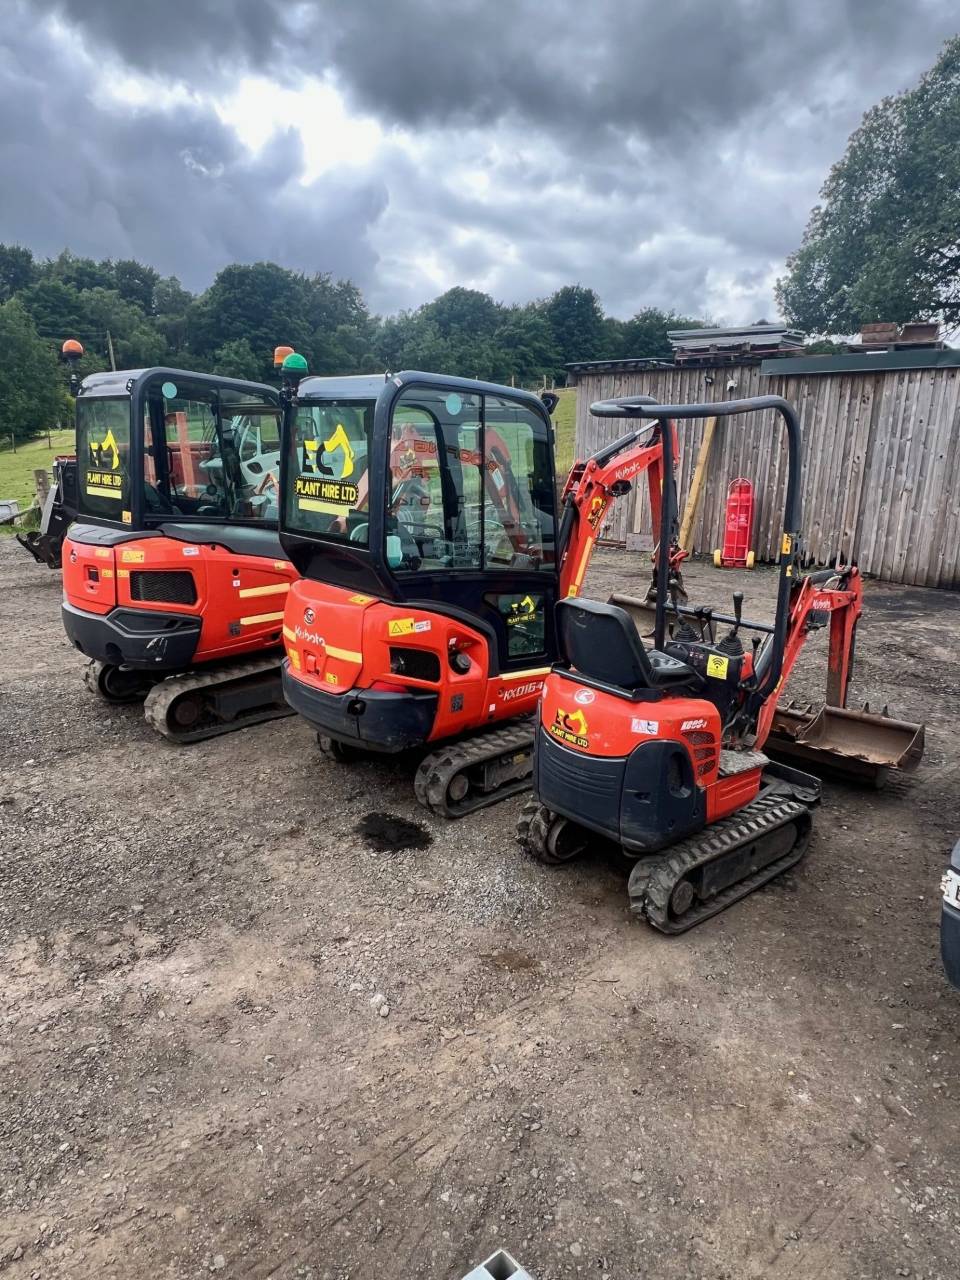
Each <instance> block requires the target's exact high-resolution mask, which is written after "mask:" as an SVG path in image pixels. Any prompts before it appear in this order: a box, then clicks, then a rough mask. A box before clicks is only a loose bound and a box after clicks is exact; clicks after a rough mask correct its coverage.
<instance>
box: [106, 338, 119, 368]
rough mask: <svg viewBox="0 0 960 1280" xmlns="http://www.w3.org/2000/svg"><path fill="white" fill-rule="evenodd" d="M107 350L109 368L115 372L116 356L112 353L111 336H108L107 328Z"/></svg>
mask: <svg viewBox="0 0 960 1280" xmlns="http://www.w3.org/2000/svg"><path fill="white" fill-rule="evenodd" d="M107 350H108V351H109V352H110V368H111V369H112V370H113V372H114V373H116V372H117V358H116V356H115V355H114V354H113V338H111V336H110V330H109V329H108V330H107Z"/></svg>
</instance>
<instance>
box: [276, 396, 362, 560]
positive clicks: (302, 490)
mask: <svg viewBox="0 0 960 1280" xmlns="http://www.w3.org/2000/svg"><path fill="white" fill-rule="evenodd" d="M373 409H374V401H373V400H326V401H317V402H312V403H307V404H301V405H300V407H299V408H298V409H297V413H296V418H295V420H294V426H293V430H292V431H291V432H290V436H289V439H288V441H287V444H286V448H287V450H288V454H287V475H288V477H289V481H288V483H287V486H286V494H285V504H284V523H285V526H286V527H287V528H289V529H292V530H295V531H297V532H302V533H311V534H321V535H323V536H324V537H326V538H331V539H334V540H336V541H339V542H353V543H356V544H358V545H359V546H363V547H366V546H367V545H368V544H369V514H368V513H369V492H368V473H367V467H368V461H369V456H370V437H371V433H372V431H373Z"/></svg>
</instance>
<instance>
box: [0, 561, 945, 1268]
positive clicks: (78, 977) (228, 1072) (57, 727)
mask: <svg viewBox="0 0 960 1280" xmlns="http://www.w3.org/2000/svg"><path fill="white" fill-rule="evenodd" d="M641 578H642V573H641V571H640V570H639V569H638V558H637V557H635V556H627V555H625V554H623V553H609V552H608V553H600V554H598V556H597V557H596V560H595V565H594V569H593V572H592V575H591V578H590V590H591V591H592V592H593V593H595V594H598V595H606V594H607V593H608V592H609V591H610V590H611V589H620V590H627V591H633V592H635V593H642V590H643V587H644V584H643V582H642V581H641ZM687 580H688V587H689V588H690V590H691V595H692V596H693V598H694V599H700V600H704V601H707V602H714V603H718V604H719V603H721V601H722V602H723V603H726V599H725V597H726V596H727V594H728V593H729V592H730V591H731V590H732V589H733V588H734V587H735V586H741V587H742V588H743V589H744V590H745V591H746V593H747V600H748V607H747V612H748V614H749V613H753V615H754V616H756V615H757V614H758V613H762V614H763V615H764V616H769V613H770V608H771V601H772V598H773V594H772V588H773V579H772V576H771V575H770V573H769V572H766V571H757V572H756V573H754V574H750V575H747V574H735V573H725V574H723V575H721V574H719V573H717V572H716V571H715V570H713V569H712V568H710V567H708V566H705V565H695V566H693V567H692V568H691V569H690V571H689V573H688V574H687ZM59 590H60V586H59V575H56V574H51V573H48V572H47V571H46V570H43V569H40V568H38V567H37V566H36V565H34V564H32V563H31V562H30V560H29V559H28V557H26V556H25V555H24V554H23V552H22V551H20V549H19V548H17V547H15V546H14V545H12V544H11V543H10V542H7V541H4V542H0V597H2V599H3V600H4V602H5V607H4V609H3V611H2V618H0V706H2V717H0V720H2V723H0V734H2V745H3V759H4V762H5V769H4V772H3V776H2V780H0V848H2V856H3V876H2V881H0V957H2V961H0V963H2V974H3V983H2V996H0V1018H2V1023H0V1170H2V1177H0V1195H2V1211H0V1273H2V1275H3V1276H4V1280H6V1277H8V1276H9V1277H11V1278H13V1277H16V1278H17V1280H19V1278H20V1277H43V1278H44V1280H46V1277H52V1276H67V1275H69V1276H72V1277H74V1276H91V1277H92V1276H97V1277H107V1276H117V1277H128V1276H135V1275H136V1276H139V1275H151V1276H166V1277H193V1276H200V1275H207V1274H210V1273H222V1274H223V1275H225V1276H249V1277H268V1276H270V1277H281V1278H287V1277H291V1278H292V1277H315V1278H316V1280H320V1278H321V1277H329V1278H330V1280H334V1278H337V1280H339V1278H345V1277H354V1278H356V1280H361V1278H364V1280H365V1278H366V1277H374V1276H376V1277H381V1278H383V1280H392V1278H393V1277H397V1278H399V1277H404V1276H413V1275H417V1276H424V1277H437V1278H438V1280H457V1278H458V1277H460V1276H461V1275H462V1274H463V1273H464V1272H465V1271H467V1270H468V1269H469V1268H470V1267H471V1266H472V1265H474V1264H475V1263H476V1262H478V1261H480V1260H481V1259H482V1258H484V1257H486V1256H487V1255H488V1254H489V1253H491V1252H492V1251H493V1250H494V1249H495V1248H496V1247H498V1246H500V1245H503V1246H505V1247H506V1248H508V1249H510V1251H511V1252H512V1253H513V1254H514V1255H515V1256H516V1257H517V1258H518V1259H519V1260H520V1261H521V1262H522V1263H523V1265H524V1266H526V1267H527V1268H528V1269H529V1270H530V1271H531V1272H532V1273H533V1275H534V1276H535V1277H537V1280H556V1278H559V1277H577V1276H582V1277H595V1278H596V1280H600V1278H601V1277H604V1276H606V1277H609V1278H610V1280H636V1278H638V1277H650V1280H653V1278H654V1277H656V1278H657V1280H673V1278H675V1277H688V1276H689V1277H700V1278H704V1280H721V1278H725V1280H741V1278H742V1277H756V1276H763V1277H766V1276H773V1277H781V1276H783V1277H786V1276H790V1277H810V1278H812V1277H817V1278H818V1280H819V1278H821V1277H824V1276H830V1277H858V1278H860V1277H863V1278H866V1277H894V1276H912V1277H925V1278H926V1280H934V1278H935V1277H939V1278H942V1280H947V1278H948V1277H949V1278H951V1280H952V1278H953V1277H955V1276H956V1274H957V1256H958V1251H960V1198H958V1191H960V1159H958V1153H960V1134H958V1110H957V1097H958V1094H960V1047H958V1042H957V1012H958V1008H960V1005H958V1000H960V996H958V995H957V994H956V993H954V992H953V991H951V989H950V988H949V987H948V986H947V985H946V983H945V981H944V979H943V977H942V974H941V971H940V967H939V961H938V955H937V935H936V929H937V920H938V910H939V907H938V899H937V883H938V879H939V875H940V872H941V870H942V867H943V865H944V863H945V858H946V852H947V849H948V847H949V845H950V843H951V842H952V840H953V839H954V838H955V836H956V835H957V834H958V830H957V829H958V827H960V814H958V810H957V804H956V794H957V782H958V764H957V757H956V751H955V747H954V738H953V726H954V724H955V723H956V721H957V718H958V714H960V688H958V685H960V682H958V680H957V677H956V671H957V666H956V657H955V655H956V650H957V645H958V641H960V607H958V606H960V597H958V596H956V595H948V594H942V593H934V592H924V591H917V590H905V589H902V588H891V587H889V586H885V585H882V584H875V585H871V586H870V587H869V588H868V597H867V606H868V613H867V614H866V615H865V618H864V622H863V624H862V625H861V629H860V637H859V645H858V647H859V653H858V667H857V672H856V677H855V694H856V696H857V698H858V699H861V700H862V699H863V698H869V699H870V702H871V704H873V705H874V706H878V705H882V704H883V703H885V702H889V704H890V708H891V711H892V712H895V713H896V714H899V715H901V716H903V717H905V718H909V719H916V720H923V721H925V722H926V724H927V726H928V729H927V734H928V736H927V744H928V745H927V755H926V759H925V761H924V763H923V765H922V766H921V769H920V771H919V772H918V773H917V774H915V775H914V776H913V777H911V778H907V779H897V780H895V781H894V783H893V784H892V785H891V786H890V787H889V788H888V789H887V790H886V791H885V792H883V793H879V794H877V793H872V792H864V791H862V790H851V789H845V788H842V787H838V786H829V787H828V788H827V790H826V795H825V802H824V805H823V807H822V809H821V810H820V811H819V813H818V815H817V817H816V822H815V834H814V839H813V842H812V845H811V850H810V853H809V855H808V856H807V858H806V859H805V860H804V862H803V863H801V864H800V866H799V867H798V868H797V869H796V871H795V872H794V873H793V874H791V875H789V876H787V877H784V878H782V879H781V880H780V881H778V882H775V883H774V884H773V885H772V886H770V887H769V888H768V889H766V890H764V891H762V892H760V893H757V894H755V895H753V896H752V897H751V898H749V899H748V900H747V901H745V902H744V903H742V904H740V905H739V906H737V907H735V908H733V909H732V910H730V911H728V912H726V913H725V914H723V915H722V916H720V917H718V918H717V919H716V920H714V921H712V922H710V923H708V924H706V925H704V926H703V927H701V928H700V929H698V930H695V931H694V932H693V933H691V934H689V935H686V936H684V937H682V938H679V939H676V940H669V939H665V938H663V937H661V936H659V935H657V934H655V933H653V932H652V931H650V930H648V929H647V928H645V927H644V926H643V925H641V924H639V923H637V922H636V921H634V920H633V919H631V917H630V915H629V912H628V910H627V904H626V894H625V891H624V890H625V882H624V877H623V874H622V872H621V871H619V870H617V869H616V868H614V867H611V866H610V865H608V864H607V863H606V862H605V861H604V860H603V858H602V857H601V856H599V855H598V856H594V857H588V858H587V859H586V860H584V861H583V862H582V863H580V864H578V865H576V866H574V867H570V868H565V869H562V870H551V869H548V868H543V867H540V866H539V865H536V864H533V863H530V862H528V861H526V860H525V859H524V857H523V856H522V855H521V853H520V852H519V850H518V849H517V847H516V845H515V843H514V840H513V830H514V824H515V821H516V817H517V814H518V812H519V808H520V801H519V799H514V800H507V801H505V802H503V803H502V804H501V805H498V806H496V807H494V808H493V809H490V810H487V811H485V812H483V813H480V814H476V815H473V816H471V817H469V818H467V819H465V820H464V821H462V822H460V823H457V824H447V823H444V822H442V821H440V820H439V819H435V818H433V817H431V816H429V815H426V814H425V813H424V812H423V811H421V810H419V809H418V807H417V805H416V803H415V801H414V799H413V796H412V790H411V785H410V771H409V769H407V768H405V767H404V766H403V765H400V764H398V765H394V766H391V767H375V766H373V765H358V766H355V767H349V768H343V769H341V768H338V767H337V766H335V765H333V764H331V763H328V762H325V761H322V760H321V759H320V758H319V756H318V753H317V750H316V747H315V744H314V742H313V739H312V735H311V733H310V731H309V730H308V728H307V726H306V725H305V724H304V723H302V722H300V721H298V720H296V719H295V718H291V719H287V720H283V721H276V722H274V723H272V724H268V725H261V726H258V727H256V728H253V729H250V730H247V731H246V732H244V733H241V734H235V735H229V736H227V737H223V738H219V739H217V740H215V741H212V742H209V743H204V744H200V745H198V746H194V747H187V748H181V749H176V748H173V747H170V746H169V745H168V744H166V743H164V742H163V741H161V740H160V739H159V738H157V737H156V736H155V735H154V734H152V732H151V731H149V730H148V729H147V727H146V726H145V725H144V723H143V721H142V718H141V713H140V711H139V710H138V709H136V708H125V709H111V708H108V707H105V706H104V705H102V704H99V703H98V702H97V701H96V700H95V699H94V697H93V696H92V695H91V694H89V693H88V692H87V691H86V690H85V689H84V687H83V685H82V683H81V680H80V668H81V662H80V660H79V659H78V656H77V655H76V654H75V653H73V652H72V651H71V650H70V649H69V647H68V646H67V643H66V641H65V639H64V637H63V633H62V630H61V627H60V621H59V616H58V600H59ZM805 656H806V661H805V662H804V665H803V666H802V667H801V669H800V670H799V671H798V673H797V676H796V678H795V681H794V685H795V687H796V690H797V691H798V692H799V693H802V694H805V695H807V696H812V695H813V694H814V693H815V692H816V686H817V685H818V684H822V676H823V672H824V666H823V654H822V652H820V653H819V654H817V653H811V654H809V655H805ZM818 664H819V665H818ZM382 814H390V815H395V816H396V817H398V818H401V819H404V820H406V821H408V822H410V823H414V824H416V827H417V831H415V832H413V833H407V834H408V836H410V837H411V838H410V839H408V840H407V841H406V842H405V843H409V845H410V847H409V848H406V849H402V850H399V851H398V850H393V851H391V850H390V849H389V847H387V849H386V851H378V850H377V847H376V846H377V845H379V846H381V849H382V847H383V846H384V844H386V845H387V846H389V844H390V841H389V840H386V841H384V840H383V839H382V838H379V837H378V835H377V832H379V833H380V835H381V836H382V827H383V823H382V820H381V819H378V818H377V817H376V815H382ZM372 815H373V816H372ZM364 831H366V833H367V834H362V833H363V832H364ZM371 831H373V833H374V834H373V835H371V834H370V833H371ZM412 837H415V838H412ZM416 846H419V847H416Z"/></svg>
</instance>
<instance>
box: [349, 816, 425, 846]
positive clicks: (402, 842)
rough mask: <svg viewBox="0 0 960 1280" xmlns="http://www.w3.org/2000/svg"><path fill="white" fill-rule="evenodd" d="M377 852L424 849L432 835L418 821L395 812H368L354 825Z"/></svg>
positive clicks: (357, 831)
mask: <svg viewBox="0 0 960 1280" xmlns="http://www.w3.org/2000/svg"><path fill="white" fill-rule="evenodd" d="M354 831H355V832H356V834H357V835H358V836H362V837H363V839H364V840H365V841H366V843H367V844H368V846H369V847H370V848H371V849H375V850H376V851H377V853H402V852H403V851H404V850H406V849H426V848H428V847H429V846H430V845H431V844H432V843H433V836H432V835H431V834H430V832H429V831H428V830H427V829H426V827H422V826H421V825H420V823H419V822H408V821H407V819H406V818H398V817H397V815H396V814H395V813H368V814H367V815H366V817H365V818H362V819H361V820H360V821H359V822H358V823H357V825H356V826H355V827H354Z"/></svg>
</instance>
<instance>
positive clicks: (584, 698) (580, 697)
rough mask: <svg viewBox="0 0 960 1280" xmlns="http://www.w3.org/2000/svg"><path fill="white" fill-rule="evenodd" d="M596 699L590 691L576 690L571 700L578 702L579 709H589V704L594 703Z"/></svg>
mask: <svg viewBox="0 0 960 1280" xmlns="http://www.w3.org/2000/svg"><path fill="white" fill-rule="evenodd" d="M596 697H597V695H596V694H595V693H594V692H593V690H592V689H578V690H577V692H576V693H575V694H574V695H573V700H574V702H579V703H580V705H581V707H589V705H590V703H591V702H594V701H596Z"/></svg>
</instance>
